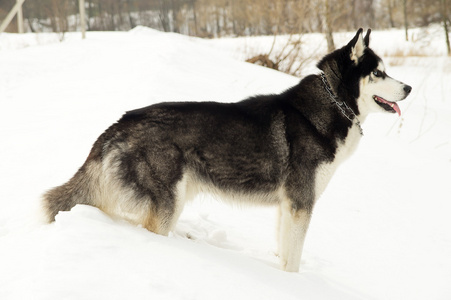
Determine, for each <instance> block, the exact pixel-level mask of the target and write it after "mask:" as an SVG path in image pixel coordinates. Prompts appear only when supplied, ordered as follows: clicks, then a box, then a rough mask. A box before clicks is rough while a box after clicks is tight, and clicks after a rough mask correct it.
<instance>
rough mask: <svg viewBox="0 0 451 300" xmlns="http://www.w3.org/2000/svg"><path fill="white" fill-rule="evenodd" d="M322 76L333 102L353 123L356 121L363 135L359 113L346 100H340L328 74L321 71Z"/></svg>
mask: <svg viewBox="0 0 451 300" xmlns="http://www.w3.org/2000/svg"><path fill="white" fill-rule="evenodd" d="M320 76H321V80H322V81H323V83H324V88H325V89H326V91H327V93H328V94H329V96H330V99H331V103H332V104H334V105H335V106H336V107H337V109H338V110H339V111H340V112H341V113H342V115H343V116H345V117H346V118H347V119H348V120H349V121H351V122H352V123H355V124H356V125H357V127H358V128H359V131H360V134H361V135H363V130H362V126H361V125H360V121H359V119H358V118H357V115H356V114H355V113H354V111H353V110H352V109H351V108H350V107H349V106H348V105H347V104H346V102H344V101H340V100H339V98H338V96H337V95H336V94H335V93H334V91H333V90H332V87H331V86H330V84H329V82H328V81H327V78H326V75H325V74H324V73H323V72H321V74H320ZM337 78H338V76H337Z"/></svg>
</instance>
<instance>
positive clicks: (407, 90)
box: [404, 85, 412, 94]
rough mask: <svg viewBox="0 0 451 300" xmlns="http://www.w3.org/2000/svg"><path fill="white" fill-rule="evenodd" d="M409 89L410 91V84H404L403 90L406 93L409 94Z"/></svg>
mask: <svg viewBox="0 0 451 300" xmlns="http://www.w3.org/2000/svg"><path fill="white" fill-rule="evenodd" d="M411 91H412V87H411V86H410V85H405V86H404V92H406V94H409V93H410V92H411Z"/></svg>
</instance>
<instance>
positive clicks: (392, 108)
mask: <svg viewBox="0 0 451 300" xmlns="http://www.w3.org/2000/svg"><path fill="white" fill-rule="evenodd" d="M373 99H374V101H376V103H377V104H379V105H380V106H381V107H382V108H383V109H385V110H386V111H388V112H391V113H395V112H397V113H398V115H401V109H400V108H399V106H398V104H396V103H395V102H390V101H387V100H385V99H384V98H381V97H379V96H376V95H374V96H373Z"/></svg>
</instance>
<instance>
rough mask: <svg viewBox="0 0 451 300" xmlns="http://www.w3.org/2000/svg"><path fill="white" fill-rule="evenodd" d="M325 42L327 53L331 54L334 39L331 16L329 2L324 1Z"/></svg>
mask: <svg viewBox="0 0 451 300" xmlns="http://www.w3.org/2000/svg"><path fill="white" fill-rule="evenodd" d="M325 4H326V5H325V7H326V41H327V51H328V52H332V51H334V50H335V43H334V37H333V35H332V15H331V12H330V5H329V0H326V3H325Z"/></svg>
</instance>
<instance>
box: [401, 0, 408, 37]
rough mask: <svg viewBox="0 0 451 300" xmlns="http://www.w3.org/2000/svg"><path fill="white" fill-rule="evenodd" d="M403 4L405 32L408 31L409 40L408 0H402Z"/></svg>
mask: <svg viewBox="0 0 451 300" xmlns="http://www.w3.org/2000/svg"><path fill="white" fill-rule="evenodd" d="M402 6H403V12H404V29H405V32H406V41H408V40H409V34H408V32H407V27H408V25H407V0H403V1H402Z"/></svg>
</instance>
